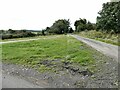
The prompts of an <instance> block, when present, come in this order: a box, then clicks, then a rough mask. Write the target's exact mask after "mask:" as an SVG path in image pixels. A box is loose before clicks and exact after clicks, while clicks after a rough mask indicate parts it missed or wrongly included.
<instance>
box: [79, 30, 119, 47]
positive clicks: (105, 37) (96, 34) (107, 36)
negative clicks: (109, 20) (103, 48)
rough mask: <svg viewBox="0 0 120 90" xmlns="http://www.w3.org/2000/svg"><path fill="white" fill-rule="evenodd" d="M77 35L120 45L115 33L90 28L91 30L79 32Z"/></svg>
mask: <svg viewBox="0 0 120 90" xmlns="http://www.w3.org/2000/svg"><path fill="white" fill-rule="evenodd" d="M79 35H80V36H83V37H86V38H91V39H95V40H99V41H102V42H105V43H109V44H113V45H117V46H120V42H119V39H118V35H117V34H111V33H104V32H100V31H95V30H91V31H83V32H80V33H79Z"/></svg>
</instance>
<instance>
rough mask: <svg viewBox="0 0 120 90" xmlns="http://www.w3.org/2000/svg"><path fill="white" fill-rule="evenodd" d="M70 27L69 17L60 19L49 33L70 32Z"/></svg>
mask: <svg viewBox="0 0 120 90" xmlns="http://www.w3.org/2000/svg"><path fill="white" fill-rule="evenodd" d="M69 27H70V22H69V19H68V20H66V19H59V20H57V21H55V22H54V23H53V25H52V26H51V27H50V30H49V33H55V34H64V33H68V31H69Z"/></svg>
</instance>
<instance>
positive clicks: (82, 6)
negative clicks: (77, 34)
mask: <svg viewBox="0 0 120 90" xmlns="http://www.w3.org/2000/svg"><path fill="white" fill-rule="evenodd" d="M109 1H110V0H0V30H1V29H3V30H8V29H13V30H16V29H19V30H20V29H29V30H41V29H45V28H46V27H50V26H52V24H53V23H54V22H55V21H56V20H58V19H70V22H71V26H72V27H73V28H74V22H75V21H76V20H78V19H79V18H86V19H87V20H89V21H90V22H92V23H95V22H96V17H97V16H98V12H99V11H100V10H101V9H102V4H103V3H106V2H109Z"/></svg>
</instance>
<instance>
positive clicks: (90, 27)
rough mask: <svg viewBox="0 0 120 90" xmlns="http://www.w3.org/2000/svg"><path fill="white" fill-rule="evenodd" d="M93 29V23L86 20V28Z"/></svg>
mask: <svg viewBox="0 0 120 90" xmlns="http://www.w3.org/2000/svg"><path fill="white" fill-rule="evenodd" d="M94 29H95V28H94V26H93V24H92V23H91V22H89V21H88V23H87V30H94Z"/></svg>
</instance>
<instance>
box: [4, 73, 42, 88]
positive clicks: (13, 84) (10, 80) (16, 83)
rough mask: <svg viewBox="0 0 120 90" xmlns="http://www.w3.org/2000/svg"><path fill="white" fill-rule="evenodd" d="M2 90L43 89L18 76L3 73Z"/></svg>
mask: <svg viewBox="0 0 120 90" xmlns="http://www.w3.org/2000/svg"><path fill="white" fill-rule="evenodd" d="M2 88H42V87H40V86H37V85H34V84H33V83H30V82H28V81H26V80H24V79H22V78H20V77H18V76H12V75H9V74H3V73H2Z"/></svg>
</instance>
